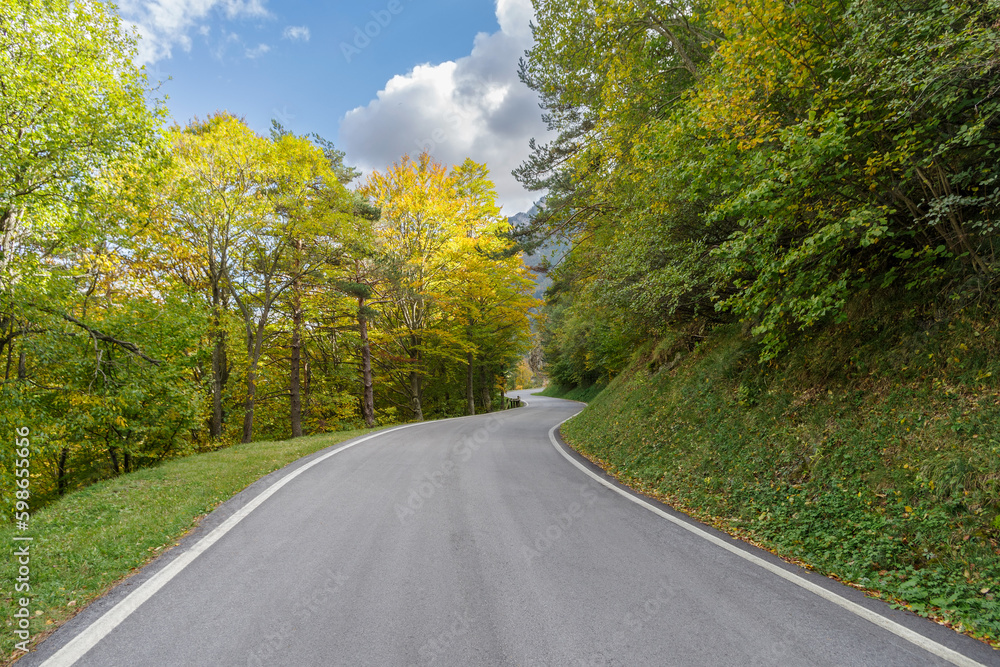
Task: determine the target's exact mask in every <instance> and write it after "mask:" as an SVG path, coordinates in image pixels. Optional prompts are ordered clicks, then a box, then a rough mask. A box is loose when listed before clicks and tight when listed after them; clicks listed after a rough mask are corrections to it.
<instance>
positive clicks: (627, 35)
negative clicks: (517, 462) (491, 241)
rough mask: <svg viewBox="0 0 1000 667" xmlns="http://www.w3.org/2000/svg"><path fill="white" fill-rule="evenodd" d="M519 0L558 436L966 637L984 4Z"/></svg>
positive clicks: (993, 342) (979, 363)
mask: <svg viewBox="0 0 1000 667" xmlns="http://www.w3.org/2000/svg"><path fill="white" fill-rule="evenodd" d="M534 4H535V10H536V21H535V27H534V34H535V39H536V43H535V45H534V46H533V47H532V49H531V50H530V51H529V52H528V53H527V54H526V56H525V58H524V60H523V61H522V65H521V74H522V79H523V80H524V81H525V82H526V83H527V84H528V85H530V86H531V87H532V88H534V89H535V90H536V91H537V92H538V93H539V95H540V96H541V98H542V100H543V106H544V108H545V110H546V119H547V121H548V123H549V126H550V128H551V129H552V130H553V136H554V138H553V139H552V140H551V141H549V142H547V143H541V142H539V143H534V144H533V145H532V154H531V155H530V157H529V158H528V159H527V160H526V161H525V162H524V163H523V164H522V166H521V167H520V168H519V169H518V170H517V172H516V175H517V176H518V177H519V179H520V180H521V181H522V182H523V183H524V184H525V185H527V186H529V187H533V188H537V189H538V190H539V191H540V192H541V191H544V192H546V193H547V194H546V196H545V198H544V200H543V201H542V202H541V204H540V205H539V210H538V212H537V213H536V215H535V216H534V217H533V219H532V221H531V223H530V224H527V225H522V226H520V227H519V229H518V230H517V233H516V234H515V236H516V237H517V239H518V241H519V242H520V244H521V247H523V248H524V249H525V250H527V251H531V250H533V249H534V248H535V247H538V246H539V245H540V244H543V243H552V242H553V241H552V240H553V239H557V240H560V241H561V242H562V243H564V244H571V250H570V251H569V252H568V254H567V255H566V256H565V258H564V259H563V260H562V261H561V262H560V263H559V264H558V265H556V266H555V267H553V268H552V269H551V271H550V276H549V277H550V278H551V280H552V285H551V287H550V288H549V290H548V293H547V305H546V307H545V325H544V327H543V330H542V332H541V335H542V340H543V346H544V350H545V355H546V363H547V369H546V370H547V373H548V375H549V377H550V379H551V380H552V382H553V385H554V386H555V387H556V389H554V390H553V391H554V392H556V393H559V392H563V393H564V392H566V391H570V390H573V391H576V392H577V395H579V396H586V395H587V394H586V393H584V391H585V390H588V389H589V390H590V392H591V393H593V391H594V390H593V387H597V388H600V387H601V386H602V385H605V384H607V388H606V389H604V390H603V391H602V392H601V393H599V394H598V395H597V397H596V398H594V399H593V401H592V403H591V404H590V405H589V407H588V408H587V410H586V411H585V412H584V413H583V415H582V416H581V417H579V418H577V419H576V420H574V421H573V422H570V423H569V424H568V425H567V426H566V427H565V433H566V435H567V437H568V438H569V439H570V441H571V442H573V443H574V444H575V445H576V446H578V447H579V448H580V449H581V450H582V451H583V452H585V453H586V454H588V455H590V456H593V457H595V458H597V459H600V460H602V461H604V462H605V464H606V465H608V466H609V467H610V469H611V470H613V471H616V472H617V473H619V474H620V475H622V476H623V477H625V478H627V479H629V480H631V481H633V482H634V483H636V484H637V485H639V486H640V487H641V488H644V489H646V490H649V491H651V492H655V493H660V494H663V495H664V496H665V497H669V498H670V499H671V500H672V501H674V502H676V503H677V504H678V505H679V506H681V507H687V508H689V509H691V510H692V511H694V512H696V513H698V514H700V515H702V516H705V517H706V518H709V519H710V520H714V521H718V522H720V523H722V524H724V525H726V526H728V527H729V528H730V529H732V530H734V531H738V532H742V533H743V534H745V535H747V536H749V537H751V538H753V539H755V540H757V541H760V542H762V543H764V544H766V545H767V546H769V547H771V548H774V549H776V550H778V551H780V552H782V553H785V554H787V555H790V556H794V557H796V558H799V559H801V560H803V561H805V562H808V563H810V564H812V565H813V566H815V567H817V568H820V569H822V570H824V571H827V572H831V573H834V574H836V575H838V576H840V577H842V578H844V579H846V580H849V581H852V582H855V583H856V584H858V585H861V586H865V587H869V588H872V589H878V590H880V591H882V593H883V594H884V595H886V596H889V597H893V598H895V599H897V600H899V601H900V602H899V604H907V605H908V606H909V607H910V608H913V609H915V610H917V611H920V612H921V613H925V614H929V615H936V616H938V617H941V618H944V619H947V620H949V621H950V622H952V623H954V624H956V625H960V626H961V627H962V629H964V630H967V631H970V632H973V633H974V634H976V635H977V636H980V637H983V638H989V639H991V640H993V641H995V640H996V638H997V637H998V635H1000V605H998V602H997V599H996V594H997V591H998V586H1000V552H998V550H997V543H998V540H1000V518H998V515H1000V488H998V486H997V485H998V483H1000V482H998V480H1000V469H998V468H997V460H998V459H997V453H998V446H1000V434H998V433H997V431H996V426H995V425H996V417H997V414H996V410H997V405H998V403H997V400H998V396H997V385H996V376H997V374H998V373H1000V364H998V362H997V353H996V351H997V349H998V348H997V338H998V328H997V325H998V322H997V319H996V316H995V309H996V305H997V284H998V281H997V278H998V276H997V268H998V265H997V259H998V258H997V255H996V241H997V225H998V222H1000V210H998V202H1000V187H998V185H1000V184H998V182H997V179H998V176H1000V162H998V159H997V158H998V155H1000V154H998V150H1000V148H998V144H1000V115H998V113H1000V97H998V93H1000V31H998V27H1000V3H997V2H995V1H994V0H988V1H986V2H981V1H975V2H973V1H971V0H958V1H955V2H941V1H938V0H899V1H897V0H892V1H889V0H805V1H804V2H790V1H786V0H705V1H696V2H691V3H681V4H674V3H670V2H655V3H654V2H644V1H639V0H620V1H619V0H609V1H607V2H591V1H589V0H537V1H536V2H535V3H534Z"/></svg>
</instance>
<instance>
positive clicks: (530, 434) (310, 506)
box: [19, 392, 1000, 667]
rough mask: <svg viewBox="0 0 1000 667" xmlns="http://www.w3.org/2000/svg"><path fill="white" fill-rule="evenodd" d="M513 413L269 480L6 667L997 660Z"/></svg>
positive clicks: (421, 430)
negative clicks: (677, 505)
mask: <svg viewBox="0 0 1000 667" xmlns="http://www.w3.org/2000/svg"><path fill="white" fill-rule="evenodd" d="M514 393H515V394H516V393H519V392H514ZM527 399H528V401H529V404H528V406H527V407H524V408H518V409H514V410H508V411H506V412H502V413H496V414H494V415H483V416H476V417H464V418H459V419H450V420H443V421H435V422H425V423H421V424H414V425H408V426H404V427H398V428H395V429H390V430H386V431H382V432H380V433H378V434H374V435H371V436H367V437H365V438H363V439H360V440H355V441H351V442H348V443H345V444H341V445H337V446H335V447H333V448H331V449H329V450H325V451H323V452H318V453H317V454H314V455H312V456H310V457H307V458H305V459H303V460H301V461H298V462H296V463H294V464H292V465H291V466H288V467H287V468H285V469H283V470H280V471H278V472H276V473H273V474H272V475H270V476H268V477H266V478H264V479H263V480H261V481H260V482H258V483H257V484H255V485H253V486H252V487H250V488H249V489H247V490H245V491H244V492H243V493H241V494H240V495H238V496H237V497H235V498H233V499H232V500H231V501H229V502H227V503H226V504H224V505H223V506H221V507H220V508H219V509H218V510H217V511H216V512H214V513H213V514H212V515H210V516H209V517H208V518H207V519H206V520H205V521H204V522H203V523H202V525H201V526H200V527H199V528H198V530H196V531H195V532H194V533H193V534H191V535H190V536H189V537H188V538H186V539H185V540H184V541H183V542H182V543H181V545H180V546H179V547H176V548H174V549H172V550H171V551H169V552H168V553H167V554H165V555H164V556H163V557H161V558H160V559H158V560H157V561H155V562H154V563H153V564H151V565H150V566H149V567H147V568H145V569H143V570H142V571H141V572H140V573H138V574H137V575H136V576H134V577H132V578H131V579H129V580H128V581H126V582H125V583H124V584H122V585H120V586H118V587H117V588H116V589H114V590H113V591H112V592H111V593H110V594H109V595H108V596H106V597H105V598H102V599H101V600H99V601H98V602H96V603H95V604H93V605H91V606H90V607H89V608H87V609H86V610H84V611H83V612H82V613H81V614H79V615H78V616H77V617H76V618H74V619H73V620H72V621H71V622H69V623H67V624H66V625H65V626H63V627H62V628H60V629H59V630H58V631H57V632H55V633H54V634H53V635H52V636H51V637H49V638H48V639H47V640H46V641H45V642H43V643H42V644H41V645H40V646H39V647H38V649H37V650H36V651H35V652H33V653H31V654H29V655H27V656H25V658H23V659H22V661H20V663H19V664H21V665H45V666H46V667H58V666H66V665H80V666H84V665H88V666H90V665H92V666H97V667H113V666H116V665H121V666H122V667H136V666H141V665H169V666H178V665H212V666H226V665H241V666H242V665H296V666H301V665H351V666H354V665H379V666H381V665H389V666H394V665H459V666H462V667H467V666H470V665H525V666H528V665H531V666H539V665H552V666H556V665H558V666H563V665H639V666H646V665H657V666H659V665H684V666H691V665H720V666H722V665H725V666H730V665H731V666H737V665H738V666H744V665H795V666H799V665H837V666H844V665H871V666H873V667H875V666H878V667H888V666H891V665H899V666H900V667H914V666H917V665H950V664H954V665H977V664H982V665H997V664H1000V653H998V652H995V651H992V650H991V649H989V648H988V647H986V646H985V645H983V644H981V643H979V642H976V641H974V640H971V639H969V638H967V637H964V636H961V635H958V634H956V633H955V632H953V631H951V630H949V629H947V628H944V627H941V626H938V625H936V624H934V623H931V622H929V621H926V620H924V619H921V618H918V617H916V616H914V615H912V614H909V613H905V612H901V611H896V610H892V609H890V608H889V607H888V606H886V605H884V604H882V603H881V602H878V601H875V600H870V599H867V598H865V597H864V596H863V595H862V594H861V593H859V592H858V591H855V590H853V589H851V588H848V587H845V586H842V585H840V584H838V583H836V582H834V581H831V580H828V579H826V578H824V577H820V576H817V575H815V574H812V573H810V572H807V571H805V570H802V569H800V568H797V567H795V566H792V565H789V564H787V563H785V562H783V561H781V560H779V559H777V558H775V557H773V556H772V555H770V554H768V553H766V552H764V551H761V550H758V549H755V548H753V547H750V546H748V545H746V544H744V543H742V542H740V541H737V540H734V539H733V538H731V537H728V536H726V535H725V534H723V533H719V532H717V531H715V530H713V529H711V528H709V527H706V526H704V525H702V524H699V523H697V522H695V521H693V520H691V519H689V518H687V517H685V516H684V515H681V514H679V513H676V512H674V511H673V510H671V509H670V508H668V507H666V506H664V505H661V504H659V503H656V502H655V501H650V500H648V499H643V498H637V497H635V496H632V495H631V494H629V493H628V492H626V491H624V490H622V489H621V488H620V487H619V486H618V485H617V484H616V483H614V482H611V481H609V480H608V479H607V478H606V477H605V476H604V475H603V473H601V472H600V471H598V470H596V469H595V468H594V467H593V466H592V465H591V464H589V463H588V462H586V461H585V460H584V459H582V458H580V457H579V456H578V455H576V454H575V453H573V452H571V451H569V450H568V448H565V446H564V445H562V444H561V442H560V441H559V440H558V435H557V433H558V430H557V429H555V428H554V427H556V426H557V425H558V424H559V423H561V422H562V421H564V420H565V419H567V418H569V417H571V416H572V415H573V414H575V413H576V412H578V411H579V410H580V409H581V407H582V406H581V405H580V404H578V403H573V402H570V401H562V400H558V399H551V398H543V397H538V396H531V397H527Z"/></svg>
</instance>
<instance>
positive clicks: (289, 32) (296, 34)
mask: <svg viewBox="0 0 1000 667" xmlns="http://www.w3.org/2000/svg"><path fill="white" fill-rule="evenodd" d="M281 36H282V37H284V38H285V39H290V40H292V41H293V42H297V41H299V40H302V41H303V42H308V41H309V37H310V36H311V35H310V33H309V28H308V27H307V26H304V25H290V26H286V27H285V29H284V31H283V32H282V33H281Z"/></svg>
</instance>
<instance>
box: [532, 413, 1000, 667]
mask: <svg viewBox="0 0 1000 667" xmlns="http://www.w3.org/2000/svg"><path fill="white" fill-rule="evenodd" d="M573 416H574V417H575V416H576V415H573ZM572 418H573V417H568V418H567V419H564V420H563V421H561V422H559V423H558V424H556V425H555V426H553V427H552V428H551V429H550V430H549V440H550V441H551V442H552V446H553V447H555V448H556V451H558V452H559V453H560V454H562V455H563V456H564V457H565V458H566V460H567V461H569V462H570V463H572V464H573V465H575V466H576V467H577V468H579V469H580V470H582V471H583V472H584V473H586V474H587V475H589V476H590V477H592V478H593V479H595V480H596V481H597V482H598V483H600V484H603V485H604V486H606V487H607V488H609V489H611V490H612V491H614V492H615V493H617V494H619V495H621V496H624V497H625V498H628V499H629V500H631V501H632V502H634V503H636V504H637V505H641V506H642V507H644V508H646V509H648V510H649V511H650V512H653V513H654V514H658V515H659V516H661V517H663V518H664V519H666V520H667V521H670V522H671V523H674V524H676V525H678V526H680V527H681V528H683V529H684V530H687V531H689V532H691V533H694V534H695V535H697V536H698V537H701V538H704V539H706V540H708V541H709V542H711V543H712V544H714V545H716V546H719V547H722V548H723V549H725V550H726V551H728V552H730V553H732V554H735V555H737V556H739V557H740V558H742V559H744V560H746V561H749V562H751V563H753V564H754V565H758V566H760V567H762V568H764V569H765V570H767V571H768V572H771V573H772V574H776V575H778V576H779V577H781V578H782V579H785V580H786V581H789V582H791V583H793V584H795V585H796V586H799V587H801V588H804V589H806V590H807V591H809V592H811V593H815V594H816V595H818V596H820V597H821V598H823V599H824V600H827V601H829V602H832V603H834V604H835V605H838V606H840V607H843V608H844V609H846V610H847V611H849V612H851V613H852V614H854V615H856V616H860V617H861V618H863V619H865V620H866V621H870V622H871V623H874V624H875V625H877V626H879V627H880V628H882V629H883V630H888V631H889V632H891V633H892V634H894V635H896V636H897V637H901V638H903V639H905V640H906V641H908V642H910V643H911V644H914V645H915V646H918V647H920V648H922V649H924V650H925V651H927V652H929V653H933V654H934V655H936V656H938V657H939V658H942V659H944V660H947V661H948V662H950V663H951V664H953V665H958V666H959V667H986V666H985V665H983V664H982V663H979V662H976V661H975V660H973V659H972V658H968V657H966V656H964V655H962V654H961V653H959V652H958V651H953V650H952V649H950V648H948V647H947V646H942V645H941V644H938V643H937V642H936V641H934V640H932V639H928V638H927V637H924V636H923V635H922V634H920V633H918V632H914V631H913V630H910V629H909V628H907V627H905V626H903V625H900V624H899V623H896V622H895V621H891V620H889V619H888V618H885V617H884V616H882V615H880V614H877V613H875V612H874V611H871V610H870V609H866V608H865V607H862V606H861V605H859V604H857V603H855V602H851V601H850V600H848V599H847V598H844V597H842V596H840V595H838V594H837V593H834V592H833V591H830V590H827V589H825V588H823V587H822V586H819V585H817V584H814V583H813V582H811V581H809V580H808V579H805V578H803V577H800V576H799V575H797V574H794V573H792V572H789V571H788V570H785V569H783V568H780V567H778V566H777V565H775V564H773V563H769V562H767V561H766V560H764V559H763V558H760V557H759V556H755V555H753V554H751V553H748V552H746V551H744V550H743V549H740V548H738V547H735V546H733V545H732V544H729V543H728V542H726V541H725V540H722V539H719V538H718V537H716V536H715V535H712V534H711V533H708V532H706V531H704V530H702V529H701V528H698V527H697V526H693V525H691V524H689V523H687V522H686V521H682V520H681V519H678V518H677V517H675V516H672V515H670V514H668V513H666V512H664V511H663V510H661V509H660V508H659V507H656V506H655V505H651V504H650V503H648V502H646V501H645V500H642V499H641V498H637V497H636V496H634V495H632V494H631V493H628V492H627V491H624V490H622V489H620V488H618V487H617V486H615V485H614V484H612V483H611V482H609V481H608V480H606V479H604V478H603V477H601V476H600V475H597V474H595V473H594V472H593V471H591V470H589V469H588V468H587V467H586V466H585V465H583V464H582V463H580V462H579V461H577V460H576V459H575V458H573V457H572V456H570V455H569V453H568V452H567V451H566V450H565V448H564V447H563V446H562V445H560V444H559V441H558V440H556V437H555V432H556V430H557V429H558V428H559V427H560V426H562V425H563V424H565V423H566V422H568V421H569V420H570V419H572Z"/></svg>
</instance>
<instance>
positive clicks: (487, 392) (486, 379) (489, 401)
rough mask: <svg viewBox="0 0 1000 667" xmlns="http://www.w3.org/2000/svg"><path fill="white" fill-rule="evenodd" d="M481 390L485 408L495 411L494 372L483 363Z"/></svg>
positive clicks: (480, 372) (480, 371) (481, 368)
mask: <svg viewBox="0 0 1000 667" xmlns="http://www.w3.org/2000/svg"><path fill="white" fill-rule="evenodd" d="M479 392H480V394H479V395H480V398H481V399H482V405H483V410H484V411H485V412H493V374H492V373H491V372H490V371H489V370H488V369H487V368H486V365H485V364H483V365H481V366H480V367H479Z"/></svg>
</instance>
